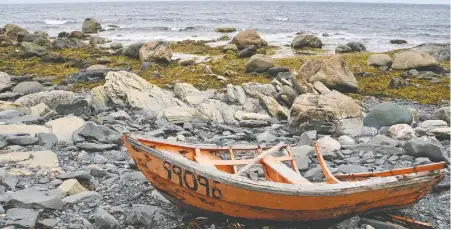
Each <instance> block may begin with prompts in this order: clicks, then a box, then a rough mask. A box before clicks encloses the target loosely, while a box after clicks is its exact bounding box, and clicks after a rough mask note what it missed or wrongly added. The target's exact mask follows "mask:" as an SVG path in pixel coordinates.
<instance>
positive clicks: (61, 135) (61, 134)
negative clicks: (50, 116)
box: [47, 116, 85, 142]
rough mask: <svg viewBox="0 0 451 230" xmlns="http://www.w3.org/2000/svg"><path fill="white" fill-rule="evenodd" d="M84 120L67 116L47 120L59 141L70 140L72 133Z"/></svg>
mask: <svg viewBox="0 0 451 230" xmlns="http://www.w3.org/2000/svg"><path fill="white" fill-rule="evenodd" d="M84 124H85V121H84V120H83V119H81V118H79V117H75V116H67V117H62V118H58V119H56V120H52V121H49V122H47V125H48V126H50V127H51V130H52V133H53V134H55V136H56V137H57V139H58V140H59V141H66V142H72V136H73V135H72V134H73V133H74V132H75V131H76V130H77V129H79V128H80V127H82V126H83V125H84Z"/></svg>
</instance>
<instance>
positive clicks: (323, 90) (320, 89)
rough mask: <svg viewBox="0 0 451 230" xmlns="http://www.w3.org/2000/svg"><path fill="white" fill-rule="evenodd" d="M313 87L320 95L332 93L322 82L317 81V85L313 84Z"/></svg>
mask: <svg viewBox="0 0 451 230" xmlns="http://www.w3.org/2000/svg"><path fill="white" fill-rule="evenodd" d="M313 87H314V88H315V89H316V90H317V91H318V92H319V93H320V94H325V93H328V92H330V89H329V88H327V86H325V85H324V84H323V83H322V82H320V81H315V83H313Z"/></svg>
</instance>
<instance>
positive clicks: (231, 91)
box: [225, 84, 246, 105]
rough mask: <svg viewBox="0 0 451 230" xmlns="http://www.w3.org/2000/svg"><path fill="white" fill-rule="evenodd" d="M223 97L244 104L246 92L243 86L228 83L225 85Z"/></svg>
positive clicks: (231, 101) (234, 102)
mask: <svg viewBox="0 0 451 230" xmlns="http://www.w3.org/2000/svg"><path fill="white" fill-rule="evenodd" d="M225 99H226V100H227V101H228V102H230V103H233V104H239V105H244V104H245V103H246V92H244V89H243V87H241V86H239V85H237V86H235V85H232V84H228V85H227V87H226V94H225Z"/></svg>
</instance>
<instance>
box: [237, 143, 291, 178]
mask: <svg viewBox="0 0 451 230" xmlns="http://www.w3.org/2000/svg"><path fill="white" fill-rule="evenodd" d="M284 145H285V144H284V143H283V142H280V143H279V144H277V145H275V146H273V147H272V148H270V149H268V150H266V151H264V152H262V153H261V154H260V155H258V156H257V157H256V158H254V159H252V161H251V162H250V163H248V164H247V165H245V166H243V167H242V168H241V169H240V170H238V172H237V174H238V175H240V174H241V173H243V172H246V171H247V170H249V169H250V168H251V167H252V165H254V164H256V163H257V162H258V161H260V160H261V159H263V158H264V157H265V156H267V155H269V154H271V153H274V152H276V151H278V150H279V149H280V148H282V147H283V146H284Z"/></svg>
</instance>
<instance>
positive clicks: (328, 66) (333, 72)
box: [294, 56, 359, 92]
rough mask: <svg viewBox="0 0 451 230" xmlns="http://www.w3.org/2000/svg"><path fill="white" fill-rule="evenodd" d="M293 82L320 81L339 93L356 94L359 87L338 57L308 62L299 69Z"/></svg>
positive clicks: (343, 61) (344, 62) (347, 66)
mask: <svg viewBox="0 0 451 230" xmlns="http://www.w3.org/2000/svg"><path fill="white" fill-rule="evenodd" d="M298 72H299V75H297V76H296V75H295V77H294V78H295V80H296V81H298V82H299V81H300V80H299V79H304V80H306V81H308V82H310V83H314V82H315V81H320V82H321V83H323V84H324V85H325V86H327V87H328V88H329V89H335V90H338V91H340V92H357V91H358V89H359V85H358V83H357V80H356V79H355V77H354V75H353V74H352V72H351V70H350V69H349V65H348V64H347V63H346V61H345V60H344V59H343V58H342V57H340V56H334V57H332V58H329V59H326V60H315V59H311V60H308V61H307V62H306V63H305V64H303V65H302V66H301V68H300V69H299V71H298Z"/></svg>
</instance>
